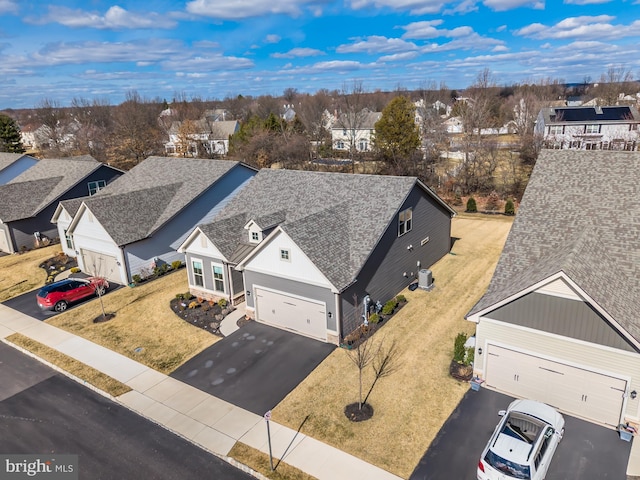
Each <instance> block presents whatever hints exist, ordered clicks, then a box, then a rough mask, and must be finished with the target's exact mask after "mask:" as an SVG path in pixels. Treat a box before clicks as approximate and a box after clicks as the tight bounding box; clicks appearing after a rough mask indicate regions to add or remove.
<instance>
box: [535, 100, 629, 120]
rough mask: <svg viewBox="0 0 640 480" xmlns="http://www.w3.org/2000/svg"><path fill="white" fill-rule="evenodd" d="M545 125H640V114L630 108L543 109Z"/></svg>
mask: <svg viewBox="0 0 640 480" xmlns="http://www.w3.org/2000/svg"><path fill="white" fill-rule="evenodd" d="M541 113H542V116H543V118H544V123H545V125H549V124H554V123H555V124H571V123H585V122H589V123H638V122H640V113H638V109H637V108H636V107H629V106H611V107H598V106H584V105H583V106H579V107H550V108H543V109H542V112H541Z"/></svg>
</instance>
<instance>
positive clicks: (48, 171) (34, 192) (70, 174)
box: [0, 155, 102, 222]
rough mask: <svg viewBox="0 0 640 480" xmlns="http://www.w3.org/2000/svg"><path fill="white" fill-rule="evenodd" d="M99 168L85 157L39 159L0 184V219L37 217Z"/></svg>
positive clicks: (97, 164) (94, 161)
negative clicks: (11, 178)
mask: <svg viewBox="0 0 640 480" xmlns="http://www.w3.org/2000/svg"><path fill="white" fill-rule="evenodd" d="M101 165H102V163H100V162H98V161H97V160H95V159H94V158H93V157H91V156H89V155H83V156H80V157H70V158H45V159H43V160H40V161H39V162H38V163H36V164H35V165H33V166H32V167H31V168H29V169H28V170H25V171H24V172H22V173H21V174H20V175H18V176H17V177H15V178H14V179H13V180H11V181H10V182H9V183H7V184H5V185H0V219H2V220H3V221H5V222H9V221H14V220H19V219H22V218H29V217H33V216H35V215H37V214H38V213H39V212H40V211H41V210H43V209H44V208H46V207H47V206H49V205H50V204H51V203H52V202H54V201H56V200H57V199H58V198H60V196H61V195H63V194H64V193H65V192H67V191H68V190H69V189H71V188H72V187H73V186H74V185H76V184H77V183H78V182H80V181H82V179H84V178H86V177H87V176H88V175H90V174H91V173H92V172H93V171H95V170H96V169H98V168H99V167H100V166H101ZM36 200H37V201H36Z"/></svg>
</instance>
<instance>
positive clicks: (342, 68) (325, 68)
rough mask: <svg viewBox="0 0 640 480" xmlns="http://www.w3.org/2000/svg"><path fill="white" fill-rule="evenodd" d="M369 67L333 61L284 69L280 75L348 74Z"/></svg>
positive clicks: (349, 62)
mask: <svg viewBox="0 0 640 480" xmlns="http://www.w3.org/2000/svg"><path fill="white" fill-rule="evenodd" d="M367 66H368V65H367V64H363V63H360V62H356V61H345V60H332V61H329V62H318V63H314V64H313V65H309V66H302V67H295V66H294V67H293V68H291V69H283V70H281V71H280V73H293V74H296V75H297V74H318V73H325V72H332V73H347V72H353V71H357V70H362V69H363V68H366V67H367Z"/></svg>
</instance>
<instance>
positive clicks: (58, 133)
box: [36, 98, 68, 156]
mask: <svg viewBox="0 0 640 480" xmlns="http://www.w3.org/2000/svg"><path fill="white" fill-rule="evenodd" d="M36 119H37V120H38V121H39V122H40V123H41V124H42V126H43V129H42V130H41V132H42V133H41V138H39V139H38V143H39V144H40V145H42V149H43V150H45V151H46V153H47V155H49V156H59V155H61V154H62V153H63V151H64V141H65V134H66V133H67V129H68V124H67V122H68V111H67V110H66V109H64V108H62V106H61V105H60V103H59V102H58V101H57V100H51V99H48V98H45V99H43V100H42V101H41V102H40V103H39V104H38V105H37V106H36Z"/></svg>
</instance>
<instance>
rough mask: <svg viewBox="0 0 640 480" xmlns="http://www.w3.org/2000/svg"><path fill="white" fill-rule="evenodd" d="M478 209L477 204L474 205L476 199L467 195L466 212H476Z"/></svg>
mask: <svg viewBox="0 0 640 480" xmlns="http://www.w3.org/2000/svg"><path fill="white" fill-rule="evenodd" d="M477 211H478V206H477V205H476V199H475V198H473V197H469V200H467V212H469V213H476V212H477Z"/></svg>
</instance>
